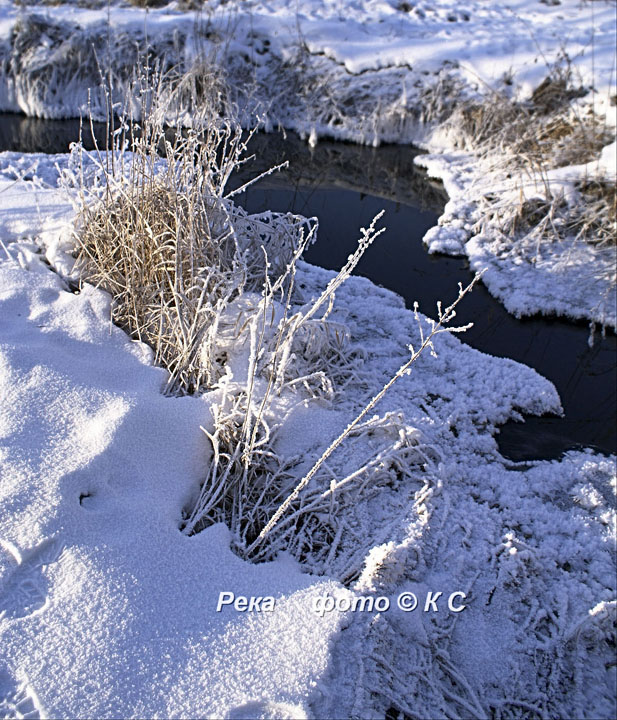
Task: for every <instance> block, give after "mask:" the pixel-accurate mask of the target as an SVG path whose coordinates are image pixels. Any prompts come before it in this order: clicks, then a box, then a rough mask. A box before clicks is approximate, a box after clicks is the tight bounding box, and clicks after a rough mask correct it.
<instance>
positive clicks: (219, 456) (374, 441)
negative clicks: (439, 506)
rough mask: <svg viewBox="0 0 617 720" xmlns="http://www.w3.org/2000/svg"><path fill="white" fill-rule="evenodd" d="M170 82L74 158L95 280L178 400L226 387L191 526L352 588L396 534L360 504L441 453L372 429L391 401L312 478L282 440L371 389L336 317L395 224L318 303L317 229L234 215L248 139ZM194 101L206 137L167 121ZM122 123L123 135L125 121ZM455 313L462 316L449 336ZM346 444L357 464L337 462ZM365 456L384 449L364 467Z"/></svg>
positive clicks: (407, 431) (83, 243) (428, 466)
mask: <svg viewBox="0 0 617 720" xmlns="http://www.w3.org/2000/svg"><path fill="white" fill-rule="evenodd" d="M153 82H155V83H156V84H155V85H154V86H153V85H152V83H153ZM163 87H164V78H162V77H161V76H160V75H156V74H153V75H151V76H149V77H146V78H144V79H143V82H142V84H141V85H140V87H139V88H137V89H135V88H133V89H132V90H131V93H130V95H129V97H130V98H131V103H132V102H133V99H134V98H135V97H140V98H141V106H140V107H138V108H137V112H136V113H135V114H136V115H137V117H139V118H141V119H142V120H141V124H140V125H139V126H137V125H136V123H135V122H134V121H133V119H132V118H131V116H130V112H131V111H132V109H133V106H132V104H131V103H129V104H128V107H129V110H128V111H127V115H125V116H124V117H122V118H120V120H119V121H117V124H118V126H117V129H116V130H113V136H114V142H113V147H112V148H111V149H110V150H109V151H108V152H104V151H102V150H95V151H94V152H92V153H85V152H84V151H83V149H82V148H81V147H80V146H77V147H75V148H74V149H73V154H72V159H71V163H70V165H71V170H70V171H67V172H65V174H64V178H65V181H66V182H67V183H69V184H70V183H73V185H75V186H77V188H78V190H79V197H80V215H79V219H78V224H77V228H76V237H77V241H78V257H77V265H78V267H79V269H80V273H81V276H82V278H84V279H86V280H89V281H90V282H93V283H95V284H96V285H98V286H101V287H103V288H105V289H106V290H108V291H109V292H110V293H111V294H112V296H113V304H112V313H113V319H114V320H115V322H116V323H118V324H119V325H121V326H122V327H124V328H125V329H126V330H127V331H128V332H129V333H130V334H131V335H132V336H133V337H135V338H137V339H139V340H141V341H143V342H145V343H147V344H148V345H150V346H151V347H152V348H153V350H154V359H155V362H156V363H157V364H160V365H162V366H163V367H165V368H167V370H168V371H169V379H168V383H167V388H166V390H167V392H170V393H198V392H203V391H204V390H214V392H215V395H213V396H212V397H213V405H212V408H213V410H212V412H213V430H212V431H207V432H206V431H205V432H206V434H207V436H208V439H209V441H210V444H211V446H212V450H213V457H212V462H211V463H210V465H209V468H208V470H207V473H206V476H205V477H204V481H203V483H202V485H201V487H200V490H199V494H198V497H197V498H195V499H194V501H193V502H192V504H191V505H190V506H188V507H187V509H186V515H185V518H184V522H183V530H184V532H185V533H187V534H193V533H195V532H199V531H200V530H201V529H203V528H205V527H207V526H208V525H210V524H212V523H216V522H220V521H223V522H225V523H227V525H228V526H229V527H230V529H231V531H232V535H233V538H234V544H235V548H236V550H237V551H238V552H240V553H241V554H243V555H245V556H247V557H251V558H253V559H256V560H264V559H267V558H270V557H273V556H274V555H275V554H276V553H278V552H279V551H280V550H282V549H286V550H287V551H288V552H291V553H292V554H293V555H294V556H295V557H297V558H298V559H299V560H302V561H303V562H305V564H306V565H307V566H309V567H311V568H312V569H313V570H315V571H324V570H325V569H326V568H328V569H329V571H330V572H335V573H336V574H337V575H338V576H339V577H341V578H342V579H349V578H351V577H354V576H356V575H357V574H358V573H359V572H360V570H361V566H362V562H363V558H364V555H365V554H366V552H367V550H368V548H369V547H370V546H371V543H374V542H379V541H381V540H383V539H384V538H383V537H382V536H381V535H380V533H381V534H383V532H382V531H383V528H382V529H380V530H379V531H376V529H375V528H373V527H372V523H371V522H370V521H369V519H368V516H367V517H364V516H363V515H362V513H358V505H359V503H360V501H361V500H362V501H363V502H366V501H368V500H369V499H370V498H371V497H373V496H375V494H376V493H377V492H378V491H379V489H380V488H382V487H383V486H384V485H389V486H392V485H393V484H395V483H396V482H398V481H401V480H402V479H405V478H409V477H411V476H412V475H417V476H418V478H422V481H421V483H420V484H422V482H425V480H426V481H427V482H429V483H430V480H429V479H430V478H431V477H433V475H434V468H435V467H436V463H437V462H438V458H437V455H436V452H435V451H434V450H432V449H431V448H430V447H429V446H427V445H426V444H425V443H424V442H423V441H422V439H421V438H420V436H419V434H418V432H417V431H415V430H414V429H412V428H410V427H408V426H407V425H406V424H405V422H404V419H403V418H399V417H395V416H394V415H391V414H390V415H387V416H385V417H382V418H380V417H378V416H375V417H373V418H368V419H367V418H365V415H366V414H367V413H368V411H369V410H370V409H372V408H373V407H374V405H375V404H376V402H377V398H374V399H373V401H372V403H369V404H368V405H367V406H366V407H365V409H364V411H363V412H362V413H361V415H360V416H358V418H356V420H355V421H354V422H353V423H351V424H350V425H349V426H348V427H347V428H346V429H345V430H344V432H343V433H342V435H341V436H340V437H339V438H338V439H337V441H336V442H335V443H333V445H332V446H331V447H330V448H329V449H328V450H327V451H326V453H325V454H324V455H322V457H321V458H320V459H319V460H318V461H317V462H316V463H315V464H314V465H313V468H312V469H311V470H310V471H309V473H308V474H307V475H305V476H304V478H303V479H302V480H300V482H298V469H297V468H298V466H299V465H301V464H302V463H303V462H305V460H306V459H305V458H300V457H296V456H292V457H289V456H284V455H280V454H279V452H278V450H277V441H278V439H279V436H281V435H282V434H284V432H285V424H286V421H287V418H288V417H289V416H290V414H291V413H292V412H293V410H294V409H295V408H296V407H298V406H300V405H306V403H309V404H312V405H314V406H318V405H319V404H324V403H325V404H326V405H327V404H328V403H329V402H330V401H331V400H332V399H333V398H334V397H335V396H336V395H337V394H338V393H341V392H343V391H344V390H345V387H346V385H347V384H348V383H349V382H350V381H351V380H352V379H354V380H355V381H356V384H358V382H357V381H358V379H359V378H358V376H357V373H358V368H359V366H361V361H362V352H361V350H360V349H359V348H358V347H356V346H354V344H353V342H352V339H351V338H350V336H349V331H348V329H347V328H346V326H345V325H344V324H342V323H341V322H340V321H336V320H334V319H332V317H331V313H332V309H333V304H334V298H335V293H336V291H337V289H338V288H339V287H340V285H341V284H342V283H343V282H344V281H345V280H346V279H347V278H348V277H349V275H350V274H351V272H352V271H353V270H354V268H355V266H356V265H357V263H358V261H359V260H360V257H361V256H362V254H363V252H364V251H365V250H366V248H367V247H368V246H369V245H370V244H371V243H372V242H373V240H374V239H375V238H376V237H377V236H378V235H379V234H380V233H381V232H382V230H378V229H377V227H376V222H377V220H378V219H379V217H380V216H378V217H376V218H375V219H374V220H373V222H372V223H371V224H370V226H369V227H368V228H366V229H362V234H361V238H360V241H359V244H358V248H357V250H356V252H355V253H353V254H352V255H351V256H350V257H349V259H348V262H347V263H346V264H345V266H344V267H343V268H342V269H341V271H340V272H339V273H338V275H336V276H335V277H334V278H333V279H332V280H331V281H330V282H329V283H328V285H327V286H326V287H325V288H324V290H323V292H322V293H321V294H320V295H319V296H318V297H317V298H315V299H312V300H311V301H310V302H308V303H304V302H303V300H301V299H300V298H299V296H297V293H296V287H295V275H296V263H297V261H298V260H299V259H300V257H301V255H302V252H303V251H304V249H305V248H306V246H307V244H308V243H309V242H311V241H312V240H313V239H314V235H315V232H316V228H317V225H316V222H314V221H309V220H306V219H305V218H302V217H299V216H293V215H289V214H288V215H280V214H275V213H262V214H259V215H248V214H247V213H246V212H245V211H244V210H243V209H242V208H240V207H239V206H237V205H235V204H234V202H233V200H232V199H231V196H233V195H234V194H235V192H238V191H235V192H234V193H228V194H225V187H226V183H227V181H228V179H229V177H230V175H231V173H232V172H233V171H234V170H235V169H237V168H238V167H239V166H240V165H241V164H242V162H243V161H242V157H243V154H244V152H245V150H246V143H247V142H248V140H247V139H246V137H245V136H244V135H243V134H242V132H241V130H240V128H239V126H238V125H237V124H234V123H233V122H231V121H229V120H226V119H221V118H219V116H218V115H217V114H216V113H215V112H214V111H213V103H212V102H211V103H209V104H206V106H205V108H199V103H198V100H197V93H196V90H195V87H194V78H192V77H188V78H185V79H183V80H182V82H180V83H177V84H175V85H174V86H173V88H174V92H173V93H172V92H171V91H170V90H169V87H170V86H169V85H167V86H165V88H166V89H164V90H163V91H161V92H158V88H163ZM184 93H188V96H189V99H190V103H191V104H192V106H193V109H192V112H191V127H190V128H188V129H185V130H184V131H182V130H179V129H178V130H176V131H170V130H168V129H167V128H166V126H165V119H166V118H168V117H169V115H170V107H175V108H177V107H179V106H181V105H182V106H186V104H187V103H186V101H185V100H184V99H183V98H182V97H181V98H180V100H179V99H178V96H179V95H180V96H182V95H183V94H184ZM108 122H109V124H110V126H112V129H113V123H114V121H113V119H112V117H111V116H110V118H109V121H108ZM447 320H449V316H448V311H446V313H445V316H444V318H442V319H441V320H440V323H439V327H441V325H442V324H443V323H444V322H447ZM438 331H440V330H439V328H437V329H435V332H438ZM431 337H432V335H431V336H429V337H428V338H426V339H424V338H423V345H422V348H421V350H423V349H424V348H425V347H429V346H430V345H431ZM414 357H415V356H414ZM404 370H405V368H403V369H402V370H401V373H402V372H403V371H404ZM360 384H361V383H360ZM384 392H385V389H384ZM360 421H362V422H360ZM344 439H345V440H346V442H347V444H348V445H349V448H350V450H349V453H347V455H346V453H345V451H343V452H342V454H341V453H340V452H339V453H338V455H337V459H336V461H335V462H334V464H328V463H326V462H325V460H326V459H327V458H328V457H329V455H330V454H332V452H333V451H334V450H335V449H338V448H339V446H340V445H341V443H342V441H343V440H344ZM361 448H364V449H366V448H369V449H370V453H369V455H368V456H366V457H364V459H361V457H360V456H361V455H363V453H361V452H359V449H361ZM309 480H310V481H311V482H310V483H309ZM352 518H353V520H352ZM351 528H355V530H352V529H351ZM360 528H362V531H360ZM358 533H359V534H360V536H361V537H363V538H364V539H363V541H362V543H360V544H358V541H357V538H358ZM384 537H385V536H384Z"/></svg>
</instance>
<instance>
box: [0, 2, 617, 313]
mask: <svg viewBox="0 0 617 720" xmlns="http://www.w3.org/2000/svg"><path fill="white" fill-rule="evenodd" d="M79 5H80V4H79V3H69V4H61V5H55V6H54V7H53V8H48V7H46V6H44V5H40V4H36V5H34V6H26V8H23V7H18V6H16V5H15V4H14V3H13V2H12V1H11V0H1V2H0V63H2V67H3V70H4V72H3V73H2V74H0V108H2V109H5V110H21V111H23V112H26V113H27V114H32V115H40V116H44V117H66V116H77V115H79V114H82V115H85V114H87V113H88V112H92V113H94V115H95V116H102V115H104V113H105V110H106V108H107V103H108V100H107V97H106V94H105V92H104V90H103V88H102V86H101V75H102V70H101V68H107V69H111V73H110V74H109V73H108V72H107V70H105V73H104V74H105V75H106V81H107V80H108V79H109V78H110V77H111V80H112V85H113V88H112V91H111V95H112V101H113V102H117V103H122V102H123V100H124V97H125V94H126V90H127V87H128V86H129V84H130V81H131V78H132V77H133V74H134V68H135V65H136V63H137V60H138V57H139V53H140V49H141V51H143V50H144V48H148V51H149V52H150V53H151V54H152V55H154V56H156V57H158V58H160V59H161V61H162V64H163V67H165V68H171V67H172V66H175V65H177V64H179V65H180V66H185V67H186V66H190V65H191V64H192V63H193V62H194V61H195V59H196V58H199V59H200V62H202V63H204V68H206V69H207V68H212V67H216V68H218V69H219V70H220V69H221V68H223V69H224V75H225V79H226V81H227V83H228V85H229V87H230V88H231V97H230V99H231V100H232V101H233V102H235V103H237V105H238V107H239V108H240V110H241V113H242V115H243V117H244V121H245V122H246V123H247V124H248V123H251V122H252V120H253V119H254V116H255V114H256V113H257V114H261V115H262V116H263V115H266V116H267V120H266V126H267V127H274V126H276V125H277V124H280V125H283V126H285V127H287V128H291V129H294V130H297V131H298V132H299V133H300V134H301V135H303V136H304V137H308V138H309V139H310V140H311V142H315V141H316V139H317V138H318V137H319V136H321V135H327V136H331V137H335V138H340V139H346V140H353V141H355V142H363V143H372V144H379V143H381V142H403V143H414V144H417V145H421V146H423V147H425V148H426V149H428V150H429V151H430V152H433V153H439V155H440V157H441V158H442V160H444V161H445V162H440V163H433V165H432V172H433V174H434V175H435V176H436V177H439V178H442V179H446V178H447V177H448V176H451V175H452V174H453V173H459V171H460V169H461V168H460V163H455V164H454V165H453V166H451V165H450V163H449V162H448V161H447V159H448V157H449V155H450V153H451V151H452V150H453V143H454V142H455V138H453V137H452V135H451V134H450V136H449V137H448V134H444V133H443V132H441V131H438V132H435V129H436V128H437V129H438V128H439V127H440V123H441V122H442V120H443V119H444V118H445V117H447V116H448V115H449V114H451V112H452V110H453V108H454V107H455V105H456V104H457V103H460V102H461V101H462V100H463V99H465V98H476V99H479V100H482V99H483V98H484V99H487V98H488V101H489V102H490V93H491V92H492V91H494V90H498V91H499V92H501V93H505V94H506V95H508V96H510V97H512V98H519V99H520V98H526V97H529V96H530V95H531V93H532V91H533V90H534V89H535V88H537V87H538V86H539V85H540V83H541V82H542V81H543V80H544V79H545V78H546V77H547V76H548V75H549V73H551V72H552V71H553V70H554V69H555V68H556V67H559V66H562V67H564V66H565V65H567V66H568V67H569V70H570V72H571V75H572V77H573V78H574V82H575V83H576V84H577V85H580V86H581V87H583V88H585V89H587V90H589V88H593V90H591V91H590V92H589V93H588V95H587V97H586V98H585V100H584V101H583V104H582V105H581V107H580V108H579V110H578V111H577V112H579V116H580V117H582V116H583V115H584V113H585V107H584V105H585V103H587V104H591V105H593V108H594V110H595V112H596V113H597V114H598V116H599V117H603V116H604V117H606V123H607V126H608V127H609V128H610V127H614V126H615V122H616V116H615V106H614V104H613V101H612V100H611V98H614V95H615V84H614V78H615V50H614V48H615V38H616V35H615V6H614V3H610V2H606V3H597V2H590V3H580V2H579V0H562V1H561V2H557V3H553V2H538V1H537V0H516V2H514V3H508V4H507V5H498V6H497V5H495V4H492V5H488V4H487V3H485V2H480V1H478V0H474V1H472V2H468V3H466V4H465V7H464V8H460V7H458V5H456V4H455V3H452V2H451V0H431V1H430V2H429V1H428V0H418V1H417V2H413V3H407V2H398V0H358V1H357V2H356V1H354V2H353V3H346V2H342V1H341V2H334V1H332V0H311V1H310V2H303V3H301V5H297V4H293V3H291V4H290V3H289V2H286V0H268V2H264V1H262V0H251V1H250V2H243V3H228V2H216V3H208V4H207V7H206V9H205V10H204V12H202V13H201V14H196V13H193V12H187V11H186V9H185V6H184V5H183V4H182V3H177V2H171V3H169V4H168V5H166V6H164V7H161V8H150V9H148V10H147V11H146V10H143V9H139V8H136V7H133V6H129V5H127V4H126V3H122V2H120V3H115V4H113V5H112V6H111V9H110V10H109V12H108V10H107V8H106V7H104V6H103V4H100V3H99V4H96V3H94V4H93V8H91V9H87V8H82V7H79ZM564 38H567V40H564ZM467 164H468V166H467V170H466V177H465V178H462V177H459V179H460V180H461V183H462V184H461V185H460V192H459V193H458V194H457V195H456V196H452V195H451V199H452V200H453V202H454V206H451V207H450V209H449V211H447V212H446V213H445V214H444V216H443V217H442V219H441V226H442V229H443V230H442V231H440V232H439V236H438V237H437V236H436V234H435V233H432V234H431V235H430V236H429V237H427V239H426V241H427V243H428V244H429V247H430V248H431V250H432V251H433V252H436V251H440V252H448V253H462V254H463V253H464V254H466V255H467V256H468V257H469V259H470V262H471V264H472V265H473V266H474V267H480V266H482V267H485V266H486V267H488V268H489V272H488V273H487V274H486V276H485V282H486V284H487V287H488V288H489V290H490V292H491V293H492V294H493V295H495V296H496V297H498V298H499V299H500V300H501V301H502V302H503V303H504V304H505V306H506V307H507V309H508V310H509V311H510V312H513V313H514V314H516V315H530V314H536V313H557V314H561V315H566V316H569V317H571V318H576V319H578V318H588V319H590V320H591V321H593V322H597V323H600V324H604V325H609V326H613V327H614V326H615V324H616V322H617V320H616V317H615V310H614V306H615V302H614V292H613V290H614V288H613V285H614V259H613V258H612V256H611V255H610V253H607V252H606V250H605V249H604V248H596V247H594V246H592V247H591V249H590V248H589V247H580V246H579V244H575V245H573V244H572V243H571V242H570V241H569V240H566V242H565V243H563V244H561V246H560V247H555V248H553V247H550V246H548V244H547V246H546V247H545V248H544V250H545V252H544V253H543V257H542V258H541V261H540V262H536V259H537V258H536V257H535V256H536V253H535V247H534V246H532V245H530V246H528V247H526V246H525V245H524V244H518V247H517V250H516V252H514V253H512V252H510V248H509V243H508V241H504V240H503V239H502V238H500V237H499V232H498V230H497V229H493V230H491V232H490V233H489V235H488V236H485V235H482V234H480V235H478V234H474V233H473V232H471V226H470V227H469V228H465V227H464V225H465V224H466V222H467V219H466V216H467V215H468V213H469V212H473V210H474V208H475V209H477V208H478V198H479V195H478V187H477V185H478V184H479V185H482V183H483V180H486V179H487V178H486V169H485V166H484V164H483V163H482V162H480V160H479V159H478V158H476V157H473V156H472V157H469V158H468V161H467ZM528 169H529V168H528ZM594 173H595V175H593V174H592V175H591V176H589V177H592V178H593V177H595V176H597V174H598V168H597V167H596V170H594ZM459 175H460V173H459ZM504 179H505V173H504V174H503V175H502V176H501V177H498V178H495V177H494V176H493V177H492V179H491V182H492V183H493V184H495V183H497V184H498V185H499V184H500V183H501V181H502V180H504ZM538 179H539V180H540V181H541V180H542V178H541V177H539V178H538ZM502 199H503V202H513V195H512V193H509V192H505V193H504V195H503V198H502ZM461 200H464V202H461ZM454 210H456V212H454ZM472 237H473V242H468V241H469V240H471V239H472ZM590 262H591V263H592V264H593V265H595V270H594V272H592V273H583V277H584V287H581V288H580V289H579V291H577V293H576V296H575V297H574V296H571V295H570V293H569V291H570V290H571V288H572V279H573V278H577V277H578V282H577V283H576V284H577V285H579V286H580V285H582V283H581V281H580V275H579V272H580V270H581V269H582V268H586V267H589V265H590Z"/></svg>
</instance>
